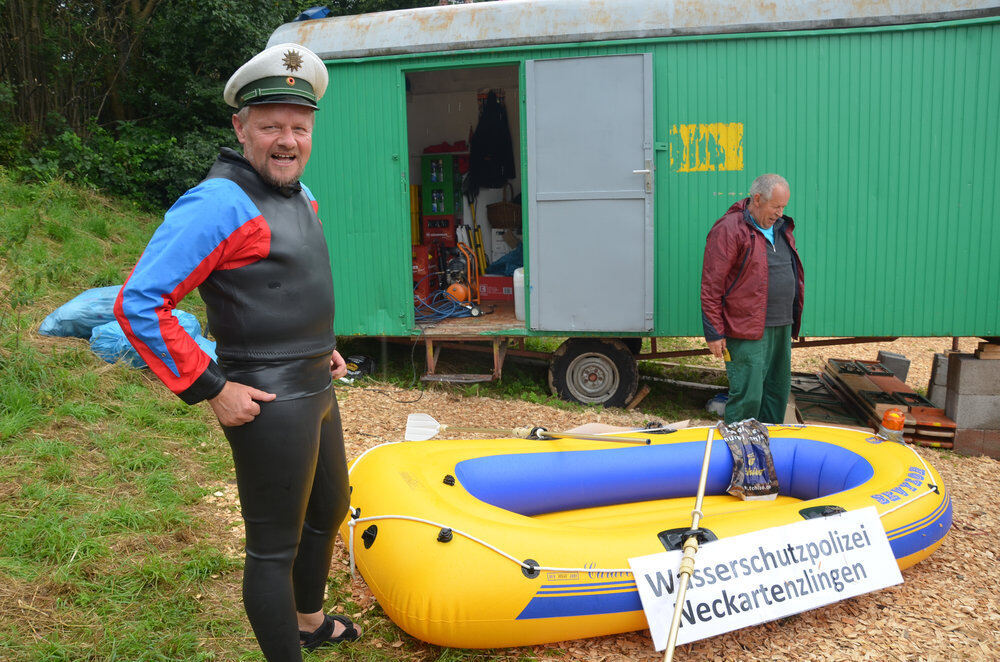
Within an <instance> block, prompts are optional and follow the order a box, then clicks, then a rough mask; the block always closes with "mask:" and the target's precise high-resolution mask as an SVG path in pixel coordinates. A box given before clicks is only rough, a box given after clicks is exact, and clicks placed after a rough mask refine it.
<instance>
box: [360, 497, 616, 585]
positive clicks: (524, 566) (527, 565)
mask: <svg viewBox="0 0 1000 662" xmlns="http://www.w3.org/2000/svg"><path fill="white" fill-rule="evenodd" d="M355 513H356V511H355V510H354V509H351V514H352V515H354V514H355ZM381 519H394V520H404V521H407V522H417V523H419V524H427V525H430V526H433V527H437V528H438V529H448V530H449V531H451V532H452V533H453V534H457V535H460V536H462V537H463V538H468V539H469V540H471V541H472V542H475V543H478V544H480V545H482V546H483V547H485V548H486V549H489V550H490V551H493V552H496V553H497V554H499V555H500V556H502V557H504V558H505V559H508V560H510V561H512V562H514V563H515V564H517V565H518V566H520V567H521V568H522V569H523V570H527V571H528V572H531V573H535V572H541V571H542V570H545V571H548V572H624V573H628V574H630V575H631V574H632V569H631V568H557V567H554V566H544V565H533V564H531V563H525V562H524V561H521V560H519V559H518V558H517V557H515V556H512V555H511V554H508V553H507V552H505V551H503V550H502V549H500V548H498V547H495V546H493V545H491V544H490V543H488V542H486V541H485V540H483V539H482V538H477V537H476V536H474V535H472V534H469V533H466V532H465V531H460V530H458V529H453V528H451V527H449V526H445V525H444V524H441V523H440V522H434V521H431V520H428V519H422V518H420V517H411V516H409V515H375V516H373V517H359V518H357V519H353V518H352V519H351V520H350V522H348V525H349V526H350V529H351V532H350V535H349V536H348V538H349V540H348V543H347V552H348V556H349V557H350V567H351V577H352V578H353V577H354V529H355V527H356V526H357V525H358V524H361V523H362V522H374V521H376V520H381Z"/></svg>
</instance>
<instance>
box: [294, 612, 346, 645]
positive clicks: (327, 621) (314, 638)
mask: <svg viewBox="0 0 1000 662" xmlns="http://www.w3.org/2000/svg"><path fill="white" fill-rule="evenodd" d="M335 621H336V622H339V623H341V624H342V625H343V626H344V631H343V632H341V633H340V634H339V635H337V636H336V637H334V636H332V635H333V624H334V622H335ZM360 636H361V633H360V632H359V631H358V628H357V627H356V626H355V625H354V623H352V622H351V620H350V619H349V618H347V617H346V616H331V615H330V614H326V615H325V616H324V617H323V625H320V626H319V627H318V628H316V629H315V630H314V631H312V632H303V631H302V630H299V638H300V639H302V648H305V649H307V650H312V649H314V648H319V647H320V646H332V645H334V644H339V643H340V642H342V641H354V640H355V639H357V638H358V637H360Z"/></svg>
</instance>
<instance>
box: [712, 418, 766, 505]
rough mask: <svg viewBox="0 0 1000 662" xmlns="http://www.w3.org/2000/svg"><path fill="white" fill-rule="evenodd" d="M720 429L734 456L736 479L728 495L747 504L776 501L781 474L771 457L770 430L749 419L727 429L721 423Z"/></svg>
mask: <svg viewBox="0 0 1000 662" xmlns="http://www.w3.org/2000/svg"><path fill="white" fill-rule="evenodd" d="M717 429H718V431H719V434H721V435H722V437H723V438H724V439H725V440H726V445H727V446H729V452H730V453H732V455H733V478H732V480H731V481H730V482H729V489H727V490H726V491H727V492H729V493H730V494H732V495H733V496H738V497H739V498H741V499H743V500H744V501H754V500H759V501H764V500H770V499H775V498H777V496H778V474H777V473H776V472H775V470H774V459H773V458H772V457H771V443H770V439H769V438H768V436H767V426H766V425H764V424H763V423H761V422H760V421H758V420H756V419H753V418H748V419H746V420H745V421H740V422H738V423H733V424H732V425H728V426H727V425H726V424H725V423H719V424H718V426H717Z"/></svg>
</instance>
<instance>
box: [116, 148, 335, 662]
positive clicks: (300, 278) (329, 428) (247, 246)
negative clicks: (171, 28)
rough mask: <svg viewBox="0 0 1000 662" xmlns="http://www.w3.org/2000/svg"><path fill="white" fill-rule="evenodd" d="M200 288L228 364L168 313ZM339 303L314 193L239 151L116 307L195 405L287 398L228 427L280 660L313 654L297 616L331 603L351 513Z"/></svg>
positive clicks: (250, 568)
mask: <svg viewBox="0 0 1000 662" xmlns="http://www.w3.org/2000/svg"><path fill="white" fill-rule="evenodd" d="M195 286H198V287H199V290H200V292H201V295H202V298H203V299H204V300H205V303H206V306H207V312H208V321H209V329H210V331H211V333H212V334H213V335H214V336H215V338H216V340H217V342H218V346H217V354H218V364H216V363H213V362H211V361H210V360H208V359H207V356H203V354H204V352H202V351H201V350H200V348H198V347H197V345H196V344H194V342H193V340H191V339H190V336H187V334H181V335H178V334H177V333H176V328H175V327H174V324H175V322H174V321H173V320H172V318H171V316H170V315H169V311H170V309H171V308H172V307H173V306H174V305H176V302H177V301H180V299H182V298H183V296H184V295H185V294H187V292H188V291H190V290H191V289H193V288H194V287H195ZM333 312H334V308H333V281H332V275H331V270H330V262H329V255H328V253H327V247H326V242H325V240H324V237H323V232H322V228H321V225H320V222H319V218H318V216H317V206H316V204H315V200H314V199H313V197H312V195H311V193H309V191H308V189H306V188H305V187H301V186H298V185H296V186H292V187H284V188H281V189H277V188H274V187H272V186H270V185H268V184H266V183H265V182H264V181H263V180H261V179H260V177H259V176H258V175H257V173H256V172H255V171H254V170H253V168H252V166H251V165H250V164H249V162H247V161H246V160H245V159H243V157H241V156H240V155H239V154H237V153H236V152H233V151H232V150H228V149H223V151H222V153H221V154H220V156H219V158H218V160H217V161H216V163H215V165H214V166H213V167H212V169H211V170H210V171H209V174H208V177H207V178H206V179H205V181H203V182H202V183H201V184H199V185H198V186H196V187H195V188H194V189H191V191H189V192H188V193H186V194H185V195H184V196H182V198H181V199H180V200H178V202H177V203H176V204H175V205H174V207H172V208H171V210H170V211H169V212H167V215H166V216H165V219H164V223H163V225H161V227H160V228H159V229H158V230H157V231H156V233H155V234H154V237H153V239H151V240H150V244H149V246H148V247H147V250H146V252H145V253H144V254H143V256H142V258H140V260H139V263H138V264H137V265H136V268H135V270H134V271H133V274H132V275H131V276H130V277H129V280H128V281H127V282H126V284H125V286H124V288H123V291H122V295H121V296H120V298H119V301H118V303H117V304H116V315H117V316H118V317H119V320H120V321H121V322H122V326H123V328H124V329H125V331H126V333H127V334H128V335H129V336H130V340H132V343H133V345H135V346H136V348H137V349H138V350H139V352H140V354H141V355H143V356H144V357H145V358H147V363H148V364H149V365H150V368H152V369H153V371H154V372H156V374H157V375H158V376H160V377H161V379H163V381H164V382H165V383H167V385H168V386H170V388H171V389H172V390H173V391H174V392H175V393H177V394H178V395H179V396H180V397H181V398H182V399H184V400H185V401H186V402H189V403H193V402H198V401H200V400H203V399H206V398H211V397H214V396H215V395H217V394H218V393H219V391H221V389H222V386H223V385H224V384H225V382H226V381H227V380H229V381H233V382H238V383H242V384H246V385H248V386H253V387H255V388H259V389H261V390H263V391H266V392H269V393H274V394H276V395H277V397H276V399H275V400H273V401H271V402H260V403H259V404H260V409H261V411H260V414H259V415H258V416H257V417H256V418H255V419H254V420H253V421H252V422H250V423H247V424H244V425H240V426H236V427H223V431H224V433H225V435H226V438H227V439H228V440H229V444H230V446H231V448H232V452H233V460H234V464H235V467H236V480H237V484H238V487H239V494H240V503H241V505H242V514H243V519H244V521H245V523H246V540H247V541H246V568H245V571H244V578H243V599H244V604H245V606H246V611H247V616H248V617H249V619H250V623H251V625H252V626H253V630H254V634H255V635H256V637H257V641H258V642H259V644H260V647H261V650H262V651H263V652H264V655H265V657H266V658H267V659H268V660H270V661H271V662H277V661H281V662H284V661H286V660H294V661H298V660H301V659H302V657H301V648H300V644H299V635H298V626H297V622H296V618H295V612H296V611H299V612H303V613H312V612H317V611H320V610H321V609H322V608H323V594H324V590H325V587H326V580H327V577H328V574H329V568H330V560H331V556H332V553H333V543H334V537H335V535H336V532H337V528H338V527H339V526H340V523H341V522H342V521H343V518H344V516H345V515H346V513H347V507H348V498H349V497H348V485H347V463H346V459H345V453H344V440H343V432H342V429H341V422H340V413H339V410H338V408H337V400H336V396H335V395H334V392H333V386H332V382H331V376H330V356H331V353H332V351H333V350H334V348H335V345H336V340H335V337H334V333H333ZM185 336H186V337H185ZM189 341H190V342H189Z"/></svg>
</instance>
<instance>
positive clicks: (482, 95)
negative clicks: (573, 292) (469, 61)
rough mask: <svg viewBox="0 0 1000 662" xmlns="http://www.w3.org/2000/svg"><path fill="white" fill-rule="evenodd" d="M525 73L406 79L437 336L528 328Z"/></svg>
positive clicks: (417, 277)
mask: <svg viewBox="0 0 1000 662" xmlns="http://www.w3.org/2000/svg"><path fill="white" fill-rule="evenodd" d="M519 74H520V72H519V68H518V65H514V64H512V65H507V66H496V67H485V68H462V69H446V70H430V71H411V72H407V73H406V74H405V77H406V120H407V152H408V159H409V163H408V165H409V170H408V171H409V173H410V181H409V184H410V229H411V244H412V257H413V284H414V306H415V313H416V322H417V324H418V325H420V326H423V327H425V328H427V329H428V332H430V330H431V329H433V330H437V332H438V333H448V334H479V333H483V332H489V331H496V330H504V329H523V328H524V326H525V323H524V321H523V320H524V306H523V301H524V298H523V270H522V271H518V272H517V273H515V271H516V270H517V269H520V268H521V267H522V266H523V262H524V250H523V245H522V242H521V240H522V227H523V221H522V217H521V181H522V178H521V173H522V168H521V149H520V145H521V126H520V121H521V120H520V113H519V103H518V99H519V98H520V97H519V95H520V90H519V79H520V75H519ZM515 285H517V287H515Z"/></svg>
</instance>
